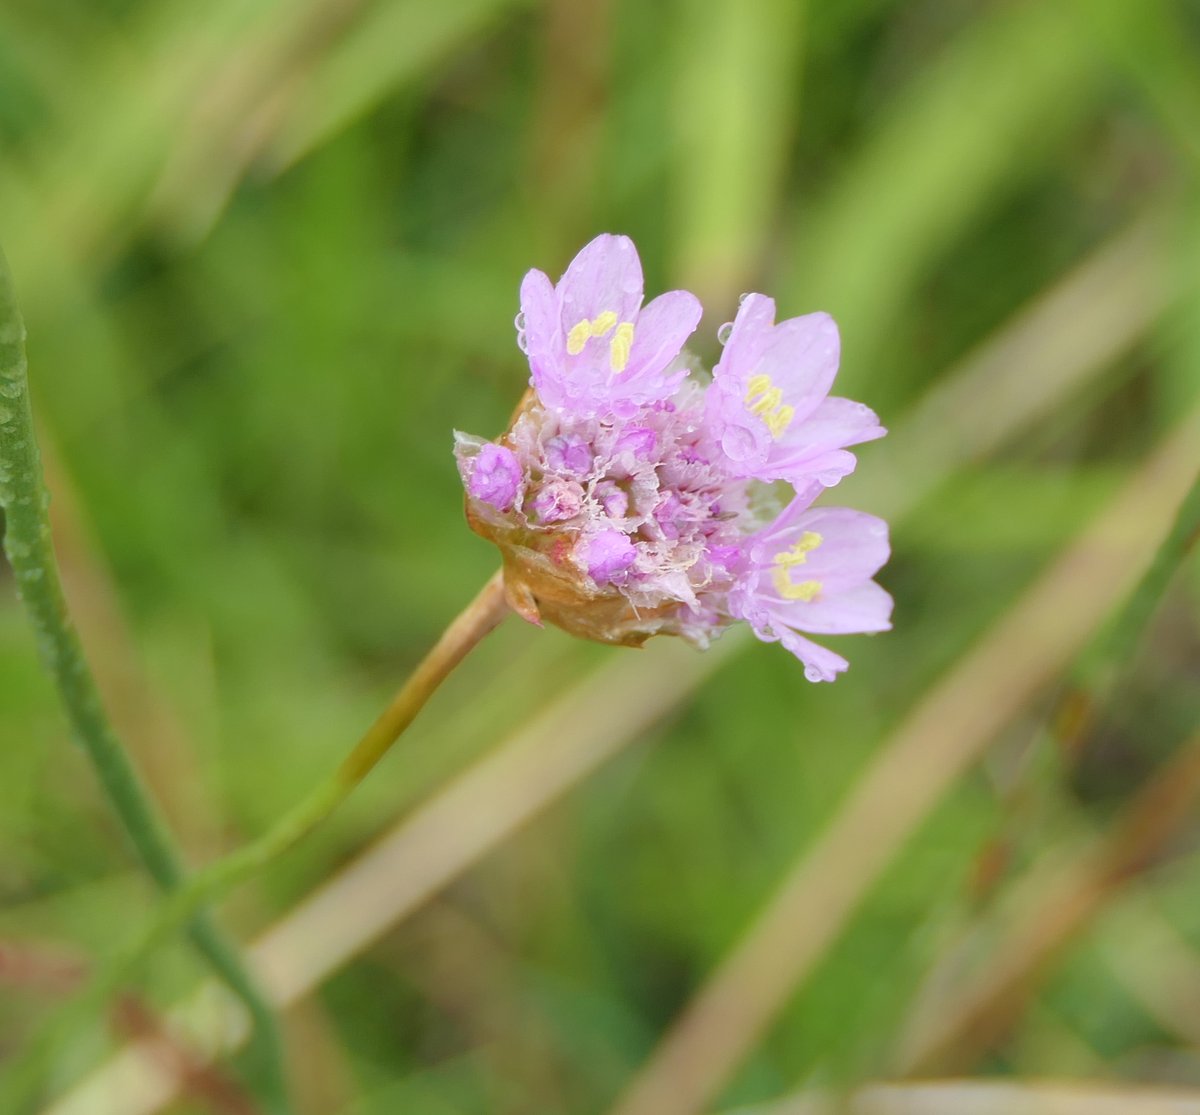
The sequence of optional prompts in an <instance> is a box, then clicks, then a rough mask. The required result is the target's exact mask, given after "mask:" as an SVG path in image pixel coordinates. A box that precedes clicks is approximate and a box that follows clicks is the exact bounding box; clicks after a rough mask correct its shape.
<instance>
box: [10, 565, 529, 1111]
mask: <svg viewBox="0 0 1200 1115" xmlns="http://www.w3.org/2000/svg"><path fill="white" fill-rule="evenodd" d="M507 614H508V604H507V602H506V600H505V595H504V576H503V573H502V572H500V571H497V572H496V573H495V574H494V575H493V576H492V577H491V579H490V580H489V581H488V582H487V584H485V585H484V587H483V588H482V589H481V590H480V592H479V594H478V595H477V596H476V597H475V599H474V600H473V601H472V602H471V603H470V604H468V605H467V607H466V608H465V609H464V610H463V611H462V612H461V613H460V614H459V616H458V618H457V619H455V620H454V622H453V623H451V624H450V626H449V627H448V628H446V630H445V632H443V634H442V637H441V638H440V639H439V640H438V642H437V644H436V645H435V646H434V648H433V649H432V650H431V651H430V652H429V653H428V654H427V655H426V656H425V658H424V660H423V661H422V662H421V664H420V665H419V666H418V667H417V669H416V670H415V671H414V672H413V674H412V675H411V676H410V677H409V679H408V681H406V682H405V683H404V685H403V686H402V687H401V688H400V690H399V692H398V693H397V694H396V696H395V697H394V698H393V700H392V703H391V704H390V705H388V707H387V708H386V709H385V710H384V711H383V712H382V713H381V714H380V715H379V717H378V718H377V719H376V720H375V722H374V723H373V724H372V725H371V726H370V727H369V728H368V729H367V731H366V733H365V734H364V735H363V736H362V738H361V739H360V740H359V741H358V743H357V744H356V745H355V747H354V749H353V750H352V751H351V752H350V754H349V755H347V756H346V758H345V759H344V760H343V761H342V763H341V764H340V765H339V766H338V767H337V769H336V770H335V771H334V773H333V774H332V775H331V776H330V777H329V779H328V780H327V781H325V782H324V783H322V784H321V785H320V786H318V787H317V788H316V789H315V790H314V791H313V792H312V793H311V794H309V796H308V797H306V798H304V799H303V800H302V801H301V802H300V803H299V804H298V805H296V806H295V807H294V808H293V809H291V810H289V811H288V812H287V813H285V814H284V815H283V816H282V817H281V818H280V819H279V820H278V821H277V822H276V823H275V824H274V825H273V826H272V827H271V828H270V829H269V830H268V831H267V832H265V833H264V834H263V835H262V836H260V837H259V838H258V839H257V840H254V841H251V842H250V843H249V844H246V845H244V846H243V847H241V848H239V849H237V850H236V851H234V852H231V853H230V854H229V855H227V856H225V857H224V858H223V859H219V860H217V861H216V862H215V863H212V864H210V865H209V866H208V867H205V868H202V869H200V870H199V871H197V872H195V873H194V874H192V875H191V876H190V877H189V878H188V879H187V880H186V882H184V883H183V885H182V886H180V887H178V888H177V889H175V890H174V891H173V892H172V893H170V894H169V895H168V896H167V897H166V898H165V899H164V900H163V902H162V903H161V905H160V906H159V909H158V912H157V915H156V917H155V918H154V919H153V920H152V921H151V923H150V924H149V925H148V926H147V927H146V928H145V930H144V931H143V932H142V933H141V934H140V935H139V936H138V937H137V938H136V940H135V941H134V942H133V943H132V945H131V946H130V947H129V948H128V949H127V950H126V951H125V952H124V953H123V954H122V955H121V956H119V957H118V958H117V959H116V960H115V961H114V963H112V964H111V965H109V966H108V967H107V968H106V969H105V970H104V971H103V972H100V973H99V974H98V975H97V976H96V978H95V979H94V980H93V981H92V982H91V983H90V984H89V985H88V987H87V988H86V989H85V990H84V992H83V993H82V994H81V995H79V996H78V997H77V998H76V999H75V1000H74V1001H73V1002H72V1003H71V1004H70V1005H69V1006H68V1007H67V1008H66V1010H64V1011H63V1012H62V1013H61V1014H60V1015H59V1017H58V1018H57V1019H55V1021H54V1024H53V1025H52V1026H51V1027H49V1028H48V1029H47V1030H45V1031H44V1032H43V1033H42V1034H41V1035H40V1036H39V1040H37V1041H36V1042H35V1044H34V1048H33V1050H32V1051H31V1053H30V1055H29V1056H28V1058H27V1059H28V1060H30V1061H32V1062H33V1065H34V1067H33V1069H32V1071H30V1072H26V1073H24V1074H23V1075H22V1078H21V1079H14V1080H13V1081H12V1082H11V1088H12V1091H10V1092H0V1101H5V1100H6V1101H8V1103H9V1104H10V1105H12V1104H14V1102H20V1101H21V1100H22V1099H23V1098H24V1097H25V1095H26V1094H27V1091H28V1089H29V1088H30V1087H31V1086H32V1084H33V1083H34V1078H35V1077H36V1076H39V1075H40V1072H41V1066H42V1065H43V1064H44V1063H45V1061H46V1060H47V1059H48V1058H49V1056H50V1054H51V1052H52V1051H53V1050H54V1049H56V1048H57V1047H58V1045H59V1043H60V1041H62V1040H64V1039H65V1038H66V1037H67V1036H68V1035H69V1034H70V1033H71V1032H72V1031H73V1030H74V1029H75V1026H76V1024H77V1023H81V1022H83V1021H84V1020H86V1019H87V1018H90V1017H92V1016H93V1015H94V1014H95V1012H96V1011H98V1010H99V1009H100V1008H101V1007H102V1006H103V1004H104V1003H105V1002H106V1001H107V1000H108V999H109V998H110V997H111V996H112V995H113V994H114V993H115V992H116V991H117V990H118V989H119V988H120V987H121V986H122V985H123V984H124V983H126V982H127V981H128V979H129V977H130V975H131V973H132V972H133V971H134V969H135V968H136V967H137V965H138V964H139V963H140V962H141V961H142V960H143V959H144V958H145V957H146V956H147V955H148V954H149V953H150V952H152V951H153V950H154V948H155V947H156V946H157V945H159V944H161V943H162V942H163V941H165V940H166V939H168V938H169V937H170V936H171V934H173V933H174V932H175V931H176V930H178V929H179V928H180V926H182V925H183V924H185V923H186V922H188V920H189V919H190V918H192V917H193V916H194V915H195V913H196V911H197V910H200V909H201V908H203V907H204V906H206V905H208V904H210V903H213V902H216V901H217V900H218V899H220V898H221V897H222V896H224V895H226V894H228V893H229V891H231V890H232V889H233V888H234V887H236V886H237V885H238V884H240V883H243V882H245V881H246V880H248V879H250V878H252V877H253V876H255V875H256V874H258V872H259V871H261V870H262V869H263V868H264V867H265V866H266V865H267V864H268V863H270V862H271V860H273V859H274V858H275V857H276V856H278V855H280V854H281V853H282V852H284V851H286V850H287V849H288V848H290V847H291V846H292V845H293V844H295V843H296V842H297V841H299V840H301V839H302V838H303V837H304V836H305V835H307V834H308V833H309V832H311V831H312V830H313V829H314V828H315V827H316V826H317V825H318V824H320V822H321V821H323V820H324V819H325V818H326V817H328V816H329V814H330V813H332V812H333V811H334V810H335V809H336V808H337V807H338V805H340V804H341V803H342V802H343V801H345V800H346V798H347V797H349V796H350V794H351V793H352V792H353V791H354V789H355V787H356V786H357V785H358V784H359V783H360V782H361V781H362V780H363V779H364V778H365V777H366V776H367V775H368V774H369V773H370V772H371V770H372V769H374V767H375V765H376V764H377V763H378V762H379V760H380V759H382V758H383V757H384V755H386V754H387V752H388V750H389V749H390V748H391V746H392V744H393V743H395V742H396V740H397V739H398V738H399V737H400V735H401V733H402V732H403V731H404V730H405V728H407V727H408V726H409V724H411V723H412V721H413V719H414V718H415V717H416V715H417V713H419V712H420V711H421V709H422V708H423V707H424V705H425V703H426V702H427V701H428V700H429V698H430V696H432V694H433V692H434V690H436V689H437V687H438V686H439V685H440V684H441V683H442V682H443V681H444V680H445V679H446V677H447V676H448V675H449V674H450V672H451V671H452V670H453V669H454V667H455V666H457V665H458V664H459V663H460V662H461V661H462V660H463V659H464V658H465V657H466V656H467V654H468V653H469V652H470V651H471V650H472V649H473V648H474V647H475V646H476V645H477V644H478V643H479V642H480V640H481V639H482V638H483V637H484V636H485V635H487V634H488V633H489V632H490V631H492V630H493V629H494V628H495V627H496V626H497V625H498V624H499V623H500V622H501V621H502V620H503V619H504V617H505V616H506V615H507ZM12 1109H14V1108H13V1107H11V1106H3V1107H2V1108H0V1110H4V1111H8V1110H12Z"/></svg>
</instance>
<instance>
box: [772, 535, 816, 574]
mask: <svg viewBox="0 0 1200 1115" xmlns="http://www.w3.org/2000/svg"><path fill="white" fill-rule="evenodd" d="M824 541H825V537H824V535H820V534H818V533H817V532H816V531H815V530H806V531H805V532H804V533H803V534H802V535H800V538H799V540H798V541H797V542H796V544H795V545H794V546H792V548H791V549H790V550H780V551H779V553H777V554H776V555H775V564H776V565H780V566H782V567H783V568H785V569H786V568H788V567H789V566H792V565H803V564H804V563H805V562H806V561H808V555H809V554H810V553H812V551H813V550H815V549H816V548H817V547H818V546H819V545H820V544H821V543H822V542H824Z"/></svg>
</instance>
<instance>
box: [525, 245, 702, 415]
mask: <svg viewBox="0 0 1200 1115" xmlns="http://www.w3.org/2000/svg"><path fill="white" fill-rule="evenodd" d="M642 290H643V284H642V265H641V261H640V260H639V259H638V254H637V249H636V248H634V246H633V241H632V240H630V239H629V237H628V236H613V235H610V234H604V235H602V236H597V237H596V239H594V240H593V241H592V242H591V243H590V244H588V245H587V246H586V247H584V248H583V250H582V251H581V252H580V253H579V254H578V255H577V256H576V257H575V258H574V259H573V260H572V261H571V264H570V266H569V267H568V268H567V270H566V273H565V274H564V275H563V277H562V278H561V279H560V280H559V281H558V283H557V284H554V283H552V282H551V281H550V279H549V277H548V276H547V275H545V274H544V273H543V272H541V271H536V270H535V271H530V272H529V274H527V275H526V276H525V280H524V282H522V284H521V318H520V327H521V334H522V336H523V338H524V339H523V342H522V344H523V348H524V350H525V352H526V354H527V355H528V357H529V365H530V369H531V371H532V382H533V386H534V388H535V389H536V390H537V393H538V397H539V398H540V399H541V400H542V402H543V403H545V404H547V405H548V406H552V407H559V408H562V409H564V410H568V411H570V412H571V413H572V414H575V415H578V416H579V417H592V416H598V417H608V416H614V415H615V416H621V417H629V416H630V415H632V414H634V413H635V412H636V411H637V410H638V408H639V407H643V406H646V405H648V404H651V403H654V402H658V401H660V400H663V399H667V398H669V397H670V396H671V395H672V394H673V393H674V392H675V390H676V389H677V388H678V386H679V384H680V383H681V382H682V380H683V378H684V377H685V376H686V375H687V369H686V368H675V367H673V366H672V365H673V362H674V361H675V358H676V357H677V356H678V355H679V352H680V349H681V348H682V347H683V342H684V341H685V340H687V338H688V337H689V336H690V335H691V334H692V333H693V332H694V331H695V328H696V326H697V325H698V324H699V322H700V315H701V313H702V311H701V308H700V303H699V301H698V300H697V299H696V297H695V296H694V295H692V294H689V293H688V292H687V291H683V290H674V291H670V292H668V293H667V294H662V295H659V297H657V298H655V299H654V300H653V301H652V302H650V303H649V304H648V305H646V306H642Z"/></svg>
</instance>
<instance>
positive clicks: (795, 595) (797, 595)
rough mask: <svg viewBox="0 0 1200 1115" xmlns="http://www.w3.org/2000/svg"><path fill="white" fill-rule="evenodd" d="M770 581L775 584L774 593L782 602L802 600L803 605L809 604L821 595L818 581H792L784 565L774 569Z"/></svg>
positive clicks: (820, 586)
mask: <svg viewBox="0 0 1200 1115" xmlns="http://www.w3.org/2000/svg"><path fill="white" fill-rule="evenodd" d="M771 579H772V580H773V581H774V583H775V591H776V592H778V593H779V595H780V596H782V597H783V598H784V600H803V601H804V603H805V604H809V603H811V602H812V601H813V600H815V599H816V598H817V597H818V596H819V595H820V593H821V588H822V585H821V582H820V581H799V582H797V581H793V580H792V579H791V577H789V576H788V571H787V567H786V566H784V565H777V566H776V567H775V570H774V572H773V574H772V577H771Z"/></svg>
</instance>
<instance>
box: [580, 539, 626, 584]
mask: <svg viewBox="0 0 1200 1115" xmlns="http://www.w3.org/2000/svg"><path fill="white" fill-rule="evenodd" d="M581 549H582V554H581V557H582V559H583V563H584V565H586V567H587V571H588V576H589V577H591V578H592V580H593V581H595V582H596V583H597V584H599V585H602V584H607V583H609V582H610V581H612V580H613V579H614V578H615V577H617V576H618V575H619V574H621V573H624V572H625V570H627V569H628V568H629V567H630V566H631V565H632V564H633V563H634V560H635V559H636V558H637V550H636V549H635V548H634V545H633V543H632V542H631V541H630V540H629V536H628V535H626V534H622V533H621V532H620V531H619V530H602V531H600V532H599V533H598V534H594V535H592V536H591V537H590V538H588V539H586V540H585V541H584V542H583V544H582V546H581Z"/></svg>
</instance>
